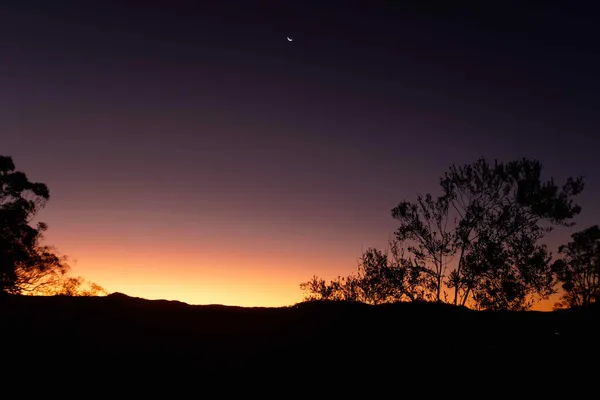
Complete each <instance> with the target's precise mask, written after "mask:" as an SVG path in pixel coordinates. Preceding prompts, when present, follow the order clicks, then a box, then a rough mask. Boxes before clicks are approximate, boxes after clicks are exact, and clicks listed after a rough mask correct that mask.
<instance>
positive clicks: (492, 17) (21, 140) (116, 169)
mask: <svg viewBox="0 0 600 400" xmlns="http://www.w3.org/2000/svg"><path fill="white" fill-rule="evenodd" d="M23 3H24V2H17V1H15V2H10V1H9V2H6V4H5V3H3V5H2V6H1V7H0V49H1V50H2V53H1V57H2V58H1V62H0V88H1V94H2V95H1V96H0V154H3V155H10V156H13V158H14V161H15V163H16V164H17V167H18V169H20V170H23V171H25V172H26V173H28V175H29V176H30V178H31V179H33V180H37V181H42V182H45V183H47V184H48V185H49V187H50V190H51V194H52V200H51V202H50V203H49V205H48V207H47V209H46V210H45V211H44V214H43V219H44V220H45V221H46V222H48V223H49V225H50V230H49V232H48V235H47V236H48V240H49V242H51V243H52V244H55V245H56V246H57V247H58V248H59V249H60V250H61V251H62V252H64V253H66V254H67V255H70V256H72V257H73V258H75V259H77V263H76V264H75V265H74V269H75V271H76V272H77V273H78V274H80V275H83V276H84V277H86V278H90V279H91V280H94V281H97V282H98V283H100V284H102V285H103V286H105V287H106V288H107V289H109V290H110V291H116V290H119V291H123V292H126V293H131V294H133V295H139V296H143V297H148V298H156V297H163V298H165V297H166V298H178V299H182V300H184V301H188V302H204V303H206V302H214V303H217V302H218V303H231V304H242V305H275V304H277V305H280V304H284V303H287V304H289V303H292V302H295V301H298V300H299V299H300V298H299V297H300V292H299V290H298V288H297V284H298V283H300V282H301V281H302V280H306V279H307V278H309V277H310V276H311V275H312V274H317V275H321V276H324V277H332V276H334V275H337V274H344V275H345V274H347V273H350V272H352V271H353V270H354V269H355V267H356V258H357V257H358V256H359V255H360V253H361V251H362V249H363V248H366V247H368V246H383V245H385V243H386V241H387V238H388V237H389V235H390V233H391V232H392V231H393V229H394V227H395V223H394V221H393V219H392V218H391V217H390V210H391V208H393V207H394V206H395V205H396V204H397V203H398V202H399V201H401V200H403V199H405V198H406V199H409V200H412V199H414V197H415V195H416V193H417V192H428V191H433V192H434V193H438V192H437V190H438V186H437V185H438V179H439V177H440V176H441V175H442V173H443V172H444V171H445V170H446V169H447V167H448V166H450V165H451V164H454V163H456V164H463V163H469V162H472V161H474V160H475V159H476V158H478V157H480V156H484V157H486V158H488V159H493V158H498V159H501V160H503V161H508V160H510V159H514V158H516V157H523V156H525V157H532V158H537V159H539V160H540V161H541V162H542V163H543V164H544V166H545V170H546V172H547V173H548V176H549V175H553V176H555V177H557V178H558V179H561V180H562V179H564V178H565V177H567V176H569V175H578V174H583V175H585V176H586V177H587V182H588V186H587V188H586V191H585V193H584V194H583V195H582V196H581V198H580V204H581V205H582V206H583V208H584V210H583V213H582V215H581V217H580V218H578V225H577V227H576V229H577V230H579V229H583V228H584V227H587V226H589V225H592V224H596V223H599V222H600V212H599V211H598V208H597V207H596V205H597V204H598V202H599V200H600V163H599V162H598V161H597V157H598V148H599V144H600V138H599V135H598V132H599V130H598V128H599V125H600V116H599V114H598V111H597V110H598V109H599V106H600V96H598V92H599V89H600V80H599V79H598V77H597V76H598V73H597V71H600V58H599V46H598V44H597V40H594V38H597V37H600V35H599V32H598V27H597V26H598V25H597V15H596V16H595V15H593V13H591V12H590V10H575V9H574V8H573V7H572V6H571V7H570V8H569V7H567V6H566V5H568V4H569V3H567V2H565V3H564V4H565V6H564V7H555V8H550V7H548V6H546V7H545V8H540V9H533V8H532V9H523V8H508V6H506V7H504V8H501V9H494V8H493V7H492V6H487V7H483V6H481V5H479V6H478V7H476V8H468V9H467V8H450V7H446V9H445V10H443V9H436V10H434V9H430V10H427V9H425V8H424V7H416V6H403V7H400V6H390V5H389V4H390V3H392V2H385V3H384V2H381V3H378V2H360V4H362V6H359V5H356V4H359V2H326V3H327V4H328V5H329V6H328V8H323V7H321V8H319V7H318V6H317V5H316V4H318V3H321V4H323V3H325V2H304V1H294V2H285V1H260V2H252V1H245V2H239V1H238V2H227V1H214V2H211V1H201V2H191V1H181V2H175V1H173V2H166V1H164V2H150V1H149V2H132V1H119V2H110V1H108V2H99V3H101V4H102V6H89V5H86V6H85V7H83V6H82V4H83V2H72V3H66V2H40V4H41V5H37V6H35V7H34V6H30V5H25V4H23ZM85 3H86V4H87V2H85ZM480 3H481V2H477V4H480ZM508 3H510V2H508ZM508 3H506V2H504V4H508ZM518 3H521V2H516V3H515V4H518ZM28 4H30V3H28ZM313 4H315V5H313ZM367 4H368V6H367ZM383 4H388V5H383ZM456 4H463V3H460V2H457V3H456ZM464 4H466V3H464ZM287 36H291V37H292V38H293V39H294V40H293V42H288V41H287V39H286V37H287ZM571 232H572V230H563V231H561V232H557V233H556V234H555V235H554V236H555V237H556V238H555V239H553V240H554V241H555V242H556V243H559V242H561V241H562V240H563V239H565V240H566V239H568V235H569V234H570V233H571ZM148 271H151V273H150V272H148ZM195 287H198V288H201V291H202V293H209V294H206V295H205V296H201V295H198V294H197V292H196V289H194V288H195ZM199 290H200V289H199ZM240 293H241V294H240Z"/></svg>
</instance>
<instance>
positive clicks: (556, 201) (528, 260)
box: [392, 158, 584, 309]
mask: <svg viewBox="0 0 600 400" xmlns="http://www.w3.org/2000/svg"><path fill="white" fill-rule="evenodd" d="M541 172H542V165H541V164H540V163H539V162H538V161H535V160H528V159H520V160H517V161H512V162H509V163H507V164H503V163H499V162H497V161H495V162H494V163H493V164H489V163H488V162H487V161H486V160H485V159H483V158H480V159H478V160H477V161H476V162H475V163H473V164H470V165H464V166H460V167H457V166H452V167H451V168H450V170H449V171H448V172H446V173H445V174H444V176H443V177H442V179H441V181H440V185H441V187H442V195H441V196H440V197H438V198H437V199H435V200H434V198H433V197H432V196H431V195H430V194H427V195H425V196H418V197H417V201H416V203H411V202H408V201H403V202H401V203H400V204H399V205H398V206H397V207H396V208H394V209H393V210H392V216H393V217H394V218H396V219H397V220H399V221H400V227H399V228H398V230H397V231H396V237H397V239H398V240H400V241H407V242H408V251H409V252H410V253H411V254H412V257H411V258H412V259H413V260H414V261H415V262H417V263H418V264H420V265H421V266H422V268H421V270H422V271H423V273H424V274H425V275H426V278H427V280H428V282H429V284H428V287H429V290H430V291H431V292H433V293H434V294H435V298H436V300H437V301H440V300H441V297H442V296H441V295H442V292H443V286H444V285H445V286H446V287H448V288H449V289H454V297H453V300H452V301H453V303H454V304H456V305H466V304H467V302H468V301H469V300H472V302H474V303H475V304H474V305H475V306H476V307H478V308H492V309H526V308H528V307H530V306H531V304H532V300H533V298H534V297H541V298H546V297H548V296H549V295H550V294H551V293H552V291H553V279H552V270H551V266H550V257H549V254H548V252H547V250H546V248H545V247H544V246H543V245H541V244H539V240H540V239H541V238H542V237H543V235H544V234H545V233H546V232H549V231H551V230H552V229H553V226H556V225H566V226H569V225H570V222H569V221H570V220H571V219H572V218H573V217H574V216H575V215H577V214H578V213H579V212H580V211H581V209H580V207H579V206H577V205H576V204H574V203H573V200H572V197H573V196H576V195H578V194H579V193H580V192H581V191H582V190H583V186H584V185H583V179H582V178H576V179H573V178H569V179H567V181H566V183H565V184H564V185H563V186H562V187H559V186H557V185H556V183H555V182H554V180H553V179H550V180H548V181H542V178H541ZM449 221H452V223H451V224H450V225H449ZM455 255H457V256H458V262H457V264H456V266H455V267H454V268H453V269H452V270H451V271H450V272H449V273H448V274H447V275H446V269H447V266H448V262H449V261H450V260H452V258H453V257H454V256H455Z"/></svg>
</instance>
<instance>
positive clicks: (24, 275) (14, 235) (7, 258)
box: [0, 156, 63, 293]
mask: <svg viewBox="0 0 600 400" xmlns="http://www.w3.org/2000/svg"><path fill="white" fill-rule="evenodd" d="M49 198H50V192H49V191H48V187H47V186H46V185H44V184H43V183H34V182H30V181H29V179H28V178H27V176H26V175H25V174H24V173H23V172H19V171H15V165H14V163H13V160H12V158H11V157H5V156H0V224H1V225H0V226H1V228H0V229H1V230H0V293H21V292H23V291H24V290H27V289H30V288H31V287H32V286H36V285H37V283H39V282H40V281H42V280H44V278H43V277H45V276H48V274H53V273H55V272H56V273H57V274H58V275H61V270H62V269H63V265H62V264H61V262H60V259H59V258H58V257H56V256H54V255H53V254H52V253H51V252H50V250H49V249H48V248H47V247H42V246H40V244H39V241H40V239H41V237H42V232H43V231H45V230H46V229H47V226H46V225H45V224H44V223H43V222H39V223H38V224H37V227H33V226H31V225H30V222H31V220H32V219H33V218H34V217H35V215H36V214H37V213H38V212H39V210H40V209H41V208H42V207H43V206H44V205H45V203H46V202H47V201H48V199H49Z"/></svg>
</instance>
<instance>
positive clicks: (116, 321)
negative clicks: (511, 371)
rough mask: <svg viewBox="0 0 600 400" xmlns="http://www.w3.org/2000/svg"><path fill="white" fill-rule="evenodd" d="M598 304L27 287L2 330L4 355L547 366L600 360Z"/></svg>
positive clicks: (212, 363)
mask: <svg viewBox="0 0 600 400" xmlns="http://www.w3.org/2000/svg"><path fill="white" fill-rule="evenodd" d="M599 315H600V314H599V313H598V310H597V308H595V307H591V308H588V309H577V310H565V311H560V312H548V313H542V312H525V313H494V312H477V311H472V310H466V309H462V308H455V307H452V306H447V305H436V304H408V303H407V304H396V305H387V306H377V307H374V306H367V305H361V304H344V303H326V302H310V303H301V304H298V305H295V306H292V307H284V308H242V307H226V306H191V305H187V304H184V303H179V302H170V301H151V300H144V299H139V298H132V297H128V296H125V295H121V294H113V295H110V296H107V297H79V298H69V297H21V296H18V297H9V298H6V299H2V300H1V301H0V323H1V324H2V327H1V330H0V332H1V333H0V335H1V336H2V344H3V345H4V350H3V355H4V359H12V358H14V356H15V355H18V356H19V357H24V356H31V357H34V358H35V359H40V358H42V359H44V360H48V359H51V360H52V361H53V362H56V363H58V364H60V363H62V362H68V361H69V360H70V361H71V362H72V361H73V360H88V361H92V362H94V363H97V362H105V361H106V362H107V360H108V361H110V362H112V363H113V364H115V363H117V364H118V363H132V362H142V363H144V362H156V360H163V361H161V362H164V360H171V361H174V362H175V361H177V362H187V363H189V364H190V365H194V368H196V369H202V368H212V369H214V368H226V369H232V370H233V369H238V368H257V367H258V366H262V365H267V364H268V365H270V366H271V367H273V366H274V367H275V368H289V367H292V366H296V367H298V366H300V365H302V366H305V367H306V368H312V367H319V366H321V367H327V368H334V369H337V370H344V369H345V370H346V371H347V372H350V371H353V370H356V369H357V366H358V367H360V368H367V369H375V368H394V367H393V366H394V365H396V366H398V367H400V366H403V367H407V366H411V365H416V364H418V363H419V362H420V363H422V364H426V363H428V362H430V361H428V360H434V361H435V360H439V359H441V360H442V361H445V362H447V364H449V367H448V368H453V366H454V367H456V368H459V364H457V362H461V361H460V360H463V361H462V363H461V364H460V365H465V362H468V363H471V364H472V365H480V366H481V365H483V364H485V363H492V362H493V363H494V364H497V365H500V364H503V363H505V362H510V363H512V364H516V365H525V364H528V363H531V362H532V361H536V362H537V364H536V365H538V367H539V362H540V361H542V360H553V361H554V362H557V363H560V364H561V365H569V363H578V364H580V359H581V358H582V357H584V356H585V358H589V360H588V361H591V362H592V364H596V365H598V358H595V357H596V355H597V354H598V350H599V349H600V341H599V338H600V335H599V333H600V324H599V323H598V322H599V320H600V318H599ZM13 353H14V354H13ZM40 353H42V354H43V357H40ZM482 363H483V364H482ZM534 364H535V363H534ZM311 366H312V367H311ZM390 366H391V367H390ZM360 368H359V369H360ZM415 368H416V367H415Z"/></svg>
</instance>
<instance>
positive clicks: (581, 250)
mask: <svg viewBox="0 0 600 400" xmlns="http://www.w3.org/2000/svg"><path fill="white" fill-rule="evenodd" d="M571 239H572V240H571V241H570V242H569V243H567V244H566V245H563V246H560V248H559V250H558V252H559V254H560V255H561V256H562V257H561V258H560V259H558V260H556V261H555V262H554V265H553V269H554V271H555V273H556V276H557V278H558V281H559V282H560V283H561V286H562V289H563V291H564V292H563V295H562V297H561V299H560V301H559V302H558V303H557V304H556V308H563V307H574V306H586V305H588V304H590V303H592V302H593V301H594V300H595V296H597V295H598V293H599V292H600V228H599V227H598V225H594V226H591V227H589V228H587V229H584V230H582V231H580V232H576V233H574V234H572V235H571Z"/></svg>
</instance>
